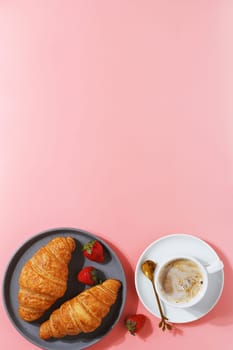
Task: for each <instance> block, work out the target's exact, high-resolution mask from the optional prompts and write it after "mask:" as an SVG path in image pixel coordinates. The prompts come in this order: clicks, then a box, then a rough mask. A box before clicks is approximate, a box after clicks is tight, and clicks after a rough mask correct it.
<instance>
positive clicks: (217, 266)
mask: <svg viewBox="0 0 233 350" xmlns="http://www.w3.org/2000/svg"><path fill="white" fill-rule="evenodd" d="M223 267H224V265H223V262H222V261H221V260H216V261H215V262H214V263H213V264H211V265H208V266H207V267H206V269H207V272H209V273H214V272H217V271H220V270H222V269H223Z"/></svg>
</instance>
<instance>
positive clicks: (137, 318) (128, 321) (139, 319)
mask: <svg viewBox="0 0 233 350" xmlns="http://www.w3.org/2000/svg"><path fill="white" fill-rule="evenodd" d="M145 321H146V316H145V315H142V314H134V315H129V316H127V317H126V318H125V326H126V328H127V329H128V331H129V332H130V334H132V335H135V334H136V333H137V332H138V331H139V330H140V329H141V328H142V327H143V325H144V323H145Z"/></svg>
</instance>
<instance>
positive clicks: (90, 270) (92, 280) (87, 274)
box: [77, 266, 99, 286]
mask: <svg viewBox="0 0 233 350" xmlns="http://www.w3.org/2000/svg"><path fill="white" fill-rule="evenodd" d="M77 280H78V281H79V282H81V283H83V284H88V285H89V286H93V285H94V284H98V283H99V278H98V276H97V270H96V269H95V268H94V267H93V266H86V267H84V268H83V269H82V270H80V271H79V273H78V274H77Z"/></svg>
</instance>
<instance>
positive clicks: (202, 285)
mask: <svg viewBox="0 0 233 350" xmlns="http://www.w3.org/2000/svg"><path fill="white" fill-rule="evenodd" d="M223 267H224V266H223V262H222V261H221V260H219V259H216V261H214V262H213V263H212V264H209V265H205V264H203V263H201V262H200V261H199V260H198V259H196V258H194V257H191V256H185V255H181V256H173V257H170V258H169V259H167V260H164V261H161V262H160V263H159V264H158V266H157V269H156V271H155V286H156V289H157V292H158V294H159V297H160V299H161V300H162V301H163V302H164V303H165V304H168V305H170V306H173V307H178V308H187V307H191V306H194V305H195V304H197V303H198V302H199V301H201V300H202V299H203V297H204V296H205V294H206V292H207V289H208V280H209V278H208V276H209V274H212V273H214V272H217V271H219V270H221V269H223Z"/></svg>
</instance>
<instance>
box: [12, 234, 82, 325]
mask: <svg viewBox="0 0 233 350" xmlns="http://www.w3.org/2000/svg"><path fill="white" fill-rule="evenodd" d="M75 246H76V244H75V241H74V239H73V238H72V237H56V238H54V239H52V240H51V241H50V242H49V243H48V244H47V245H45V246H43V247H41V248H40V249H39V250H38V251H37V252H36V253H35V254H34V255H33V256H32V258H31V259H29V260H28V261H27V262H26V264H25V265H24V266H23V268H22V270H21V273H20V276H19V292H18V301H19V308H18V314H19V316H20V318H21V319H23V320H25V321H34V320H36V319H38V318H40V317H41V316H42V315H43V313H44V312H45V311H46V310H47V309H48V308H50V306H51V305H53V304H54V303H55V301H56V300H57V299H58V298H60V297H62V296H63V295H64V293H65V291H66V289H67V280H68V264H69V262H70V259H71V255H72V252H73V251H74V249H75Z"/></svg>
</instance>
